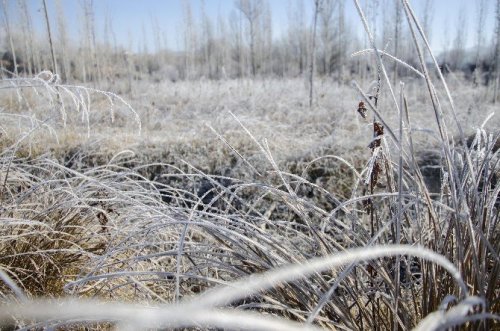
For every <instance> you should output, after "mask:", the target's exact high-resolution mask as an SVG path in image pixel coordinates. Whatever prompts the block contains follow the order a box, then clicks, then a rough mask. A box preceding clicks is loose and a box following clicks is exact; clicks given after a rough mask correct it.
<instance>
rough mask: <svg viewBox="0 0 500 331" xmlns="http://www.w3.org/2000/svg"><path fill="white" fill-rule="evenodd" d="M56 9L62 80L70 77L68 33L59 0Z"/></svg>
mask: <svg viewBox="0 0 500 331" xmlns="http://www.w3.org/2000/svg"><path fill="white" fill-rule="evenodd" d="M56 10H57V32H58V39H59V45H60V51H61V53H60V55H59V58H60V62H61V64H62V71H61V77H62V78H63V80H67V79H68V78H70V76H71V73H70V67H71V64H70V55H69V49H68V48H69V44H68V34H67V30H66V19H65V15H64V10H63V6H62V2H61V0H57V1H56Z"/></svg>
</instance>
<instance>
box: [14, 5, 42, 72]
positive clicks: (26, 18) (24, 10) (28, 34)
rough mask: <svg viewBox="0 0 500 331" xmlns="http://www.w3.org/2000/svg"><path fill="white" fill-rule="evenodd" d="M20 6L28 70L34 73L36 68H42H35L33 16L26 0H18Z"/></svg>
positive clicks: (25, 59)
mask: <svg viewBox="0 0 500 331" xmlns="http://www.w3.org/2000/svg"><path fill="white" fill-rule="evenodd" d="M18 6H19V10H20V13H21V29H22V33H23V40H24V61H25V63H26V65H27V69H28V72H29V73H30V74H32V73H33V72H34V71H35V70H36V71H38V70H40V66H38V68H37V69H35V66H36V65H35V59H34V52H35V50H34V47H35V46H34V43H33V26H32V24H31V16H30V14H29V11H28V6H27V5H26V0H18Z"/></svg>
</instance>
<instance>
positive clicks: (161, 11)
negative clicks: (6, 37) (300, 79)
mask: <svg viewBox="0 0 500 331" xmlns="http://www.w3.org/2000/svg"><path fill="white" fill-rule="evenodd" d="M60 1H61V3H62V4H63V8H64V11H65V16H66V21H67V24H68V26H69V28H70V35H71V37H72V38H73V39H74V40H78V38H77V36H78V34H79V31H80V29H81V25H82V23H81V22H82V20H81V16H82V15H81V12H82V11H81V6H80V0H60ZM183 1H184V0H140V1H139V0H94V8H95V14H96V26H97V37H98V39H99V40H102V38H103V35H104V18H105V17H106V15H108V17H110V18H111V20H112V24H113V29H114V31H115V34H116V38H117V42H118V44H120V45H122V46H124V47H129V45H130V39H132V48H133V49H134V50H137V49H138V48H140V47H142V45H144V33H143V30H144V31H145V32H146V35H147V37H146V44H147V46H148V49H149V50H154V49H155V47H154V37H153V35H154V34H152V33H151V31H152V29H153V24H152V19H153V18H154V19H155V20H156V21H157V22H158V25H159V26H160V29H161V30H162V32H163V35H164V36H166V39H167V44H168V47H169V48H171V49H180V48H181V47H182V41H181V40H182V39H181V34H182V19H183V14H182V13H183ZM187 1H190V4H191V8H192V10H193V15H194V18H195V19H197V18H198V17H199V13H200V7H201V5H200V4H201V0H187ZM268 1H269V3H270V6H271V12H272V15H273V33H274V36H275V38H277V37H278V36H279V35H280V33H282V31H284V30H285V29H286V26H287V24H288V22H287V10H288V7H289V3H290V2H292V3H295V2H296V0H268ZM372 1H373V0H360V2H361V4H365V3H368V2H372ZM431 1H432V2H433V8H434V10H433V16H434V18H433V26H432V30H433V31H432V44H433V47H434V48H435V49H436V50H438V51H439V50H441V49H442V48H443V45H444V44H443V40H444V39H445V38H446V37H447V36H448V39H449V40H451V39H453V38H454V36H455V31H456V30H457V25H458V24H464V22H463V21H459V16H460V11H462V12H463V13H464V14H465V21H466V23H465V24H466V25H465V26H466V31H467V37H468V38H467V40H468V43H467V45H468V46H469V47H470V46H472V45H474V43H475V32H474V31H475V24H476V3H477V2H479V0H431ZM27 2H28V6H29V8H30V11H31V13H32V18H33V21H34V26H35V28H36V29H37V30H38V31H39V33H40V34H41V35H42V34H43V33H45V26H44V25H43V16H42V11H41V10H40V9H41V8H42V0H27ZM378 2H379V3H380V6H383V4H384V2H385V3H386V6H387V5H388V6H391V9H392V3H393V2H392V0H378ZM424 2H425V1H424V0H413V1H411V0H410V3H411V4H412V5H413V6H414V7H415V10H416V11H417V12H418V13H420V14H421V13H422V8H423V3H424ZM47 3H48V5H49V15H50V16H51V17H52V18H53V19H55V17H56V14H57V13H56V9H55V0H47ZM312 3H313V0H304V4H305V7H306V19H307V20H309V21H310V20H311V19H312ZM7 4H8V7H9V9H10V10H9V13H8V15H9V16H12V17H13V19H14V20H15V16H17V13H16V12H14V9H16V8H17V0H7ZM487 5H488V14H487V19H486V21H485V22H484V29H485V34H486V42H489V41H490V40H491V33H492V31H493V28H494V23H493V16H494V1H493V0H487ZM205 6H206V10H207V14H208V15H209V16H210V17H211V18H212V19H213V21H214V22H215V21H216V20H217V17H218V16H219V15H222V16H223V17H225V18H228V17H229V15H230V13H231V11H232V10H234V0H205ZM346 16H347V20H348V21H350V22H351V24H352V26H354V27H356V26H359V27H361V24H358V23H357V19H358V16H357V13H356V11H355V8H354V5H353V1H351V0H346ZM379 16H380V17H381V16H382V15H381V14H379ZM54 26H55V24H54ZM358 33H360V34H361V33H362V31H361V30H360V31H358ZM130 37H131V38H130Z"/></svg>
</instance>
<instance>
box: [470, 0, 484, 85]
mask: <svg viewBox="0 0 500 331" xmlns="http://www.w3.org/2000/svg"><path fill="white" fill-rule="evenodd" d="M486 6H487V0H477V2H476V19H477V20H476V54H475V56H474V72H473V73H472V75H473V76H472V77H473V78H472V79H473V82H474V83H475V84H477V83H478V80H479V77H480V76H481V68H480V66H481V65H480V61H481V48H482V47H483V39H484V36H483V34H484V21H485V18H486Z"/></svg>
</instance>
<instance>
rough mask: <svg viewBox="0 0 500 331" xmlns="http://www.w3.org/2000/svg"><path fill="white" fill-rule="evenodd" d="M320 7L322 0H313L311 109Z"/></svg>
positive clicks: (310, 76) (310, 79) (310, 104)
mask: <svg viewBox="0 0 500 331" xmlns="http://www.w3.org/2000/svg"><path fill="white" fill-rule="evenodd" d="M321 5H322V0H314V20H313V31H312V37H311V40H312V41H311V60H310V62H309V108H311V107H312V104H313V91H314V86H313V83H314V62H315V58H316V26H317V25H318V14H319V12H320V10H321Z"/></svg>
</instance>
